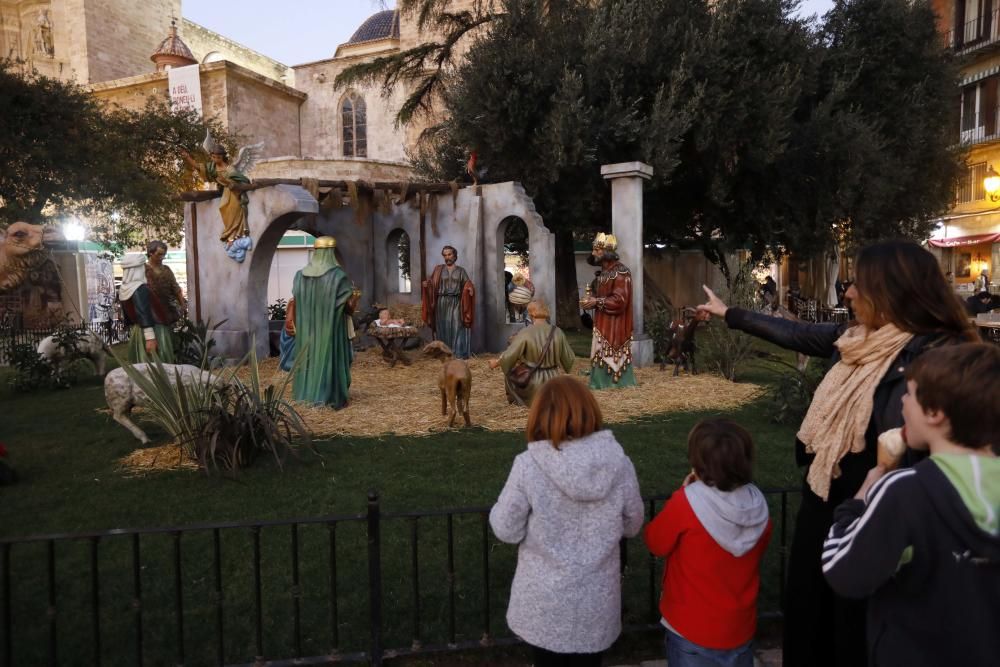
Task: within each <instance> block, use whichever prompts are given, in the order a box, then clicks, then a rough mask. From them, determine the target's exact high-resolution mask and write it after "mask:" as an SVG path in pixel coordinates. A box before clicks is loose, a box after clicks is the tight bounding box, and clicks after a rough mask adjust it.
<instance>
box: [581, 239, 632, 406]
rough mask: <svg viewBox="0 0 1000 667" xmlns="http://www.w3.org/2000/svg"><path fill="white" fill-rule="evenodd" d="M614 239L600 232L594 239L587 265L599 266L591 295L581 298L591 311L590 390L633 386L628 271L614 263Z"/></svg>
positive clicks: (585, 306) (615, 254)
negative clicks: (594, 287) (598, 272)
mask: <svg viewBox="0 0 1000 667" xmlns="http://www.w3.org/2000/svg"><path fill="white" fill-rule="evenodd" d="M617 248H618V239H616V238H615V237H614V235H613V234H605V233H603V232H602V233H600V234H598V235H597V236H596V237H595V238H594V245H593V252H592V253H591V255H590V257H588V258H587V263H588V264H590V265H591V266H600V267H601V274H600V275H599V276H598V277H597V279H596V280H595V282H596V283H597V289H596V290H595V293H593V294H591V295H590V296H588V297H586V298H584V299H582V300H581V301H580V306H581V307H582V308H583V309H584V310H593V311H594V337H593V340H592V341H591V344H590V388H591V389H608V388H612V387H632V386H635V384H636V381H635V373H634V372H633V370H632V272H631V271H629V269H628V267H627V266H625V265H624V264H622V263H621V262H620V261H619V260H618V253H617V252H615V250H616V249H617Z"/></svg>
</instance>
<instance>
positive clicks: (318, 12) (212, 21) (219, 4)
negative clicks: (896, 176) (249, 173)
mask: <svg viewBox="0 0 1000 667" xmlns="http://www.w3.org/2000/svg"><path fill="white" fill-rule="evenodd" d="M276 4H278V3H275V2H274V0H184V3H183V7H184V9H183V11H184V17H185V18H187V19H190V20H192V21H194V22H195V23H198V24H200V25H203V26H205V27H206V28H208V29H210V30H214V31H215V32H217V33H219V34H221V35H223V36H225V37H228V38H229V39H232V40H234V41H236V42H239V43H240V44H243V45H245V46H249V47H250V48H252V49H254V50H256V51H259V52H260V53H263V54H264V55H266V56H270V57H271V58H274V59H275V60H278V61H279V62H282V63H284V64H286V65H300V64H302V63H307V62H312V61H314V60H324V59H326V58H330V57H332V56H333V52H334V51H336V50H337V46H338V45H340V44H343V43H344V42H346V41H347V40H348V39H350V37H351V35H352V34H353V33H354V31H355V30H357V29H358V26H360V25H361V24H362V23H363V22H364V20H365V19H366V18H368V17H369V16H370V15H372V14H374V13H375V12H377V11H379V10H381V9H388V8H392V7H395V5H396V3H395V0H285V2H283V3H280V6H281V8H282V11H279V12H276V11H274V8H275V5H276ZM832 6H833V0H804V1H803V2H802V8H801V10H800V13H801V14H804V15H810V14H823V13H825V12H826V11H827V10H829V9H830V7H832Z"/></svg>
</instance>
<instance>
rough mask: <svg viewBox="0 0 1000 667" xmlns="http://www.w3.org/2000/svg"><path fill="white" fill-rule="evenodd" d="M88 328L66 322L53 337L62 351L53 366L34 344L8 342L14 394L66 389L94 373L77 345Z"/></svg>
mask: <svg viewBox="0 0 1000 667" xmlns="http://www.w3.org/2000/svg"><path fill="white" fill-rule="evenodd" d="M85 331H86V330H85V329H81V328H79V327H76V326H74V325H70V324H68V323H64V324H63V325H62V326H60V327H59V329H57V330H56V331H55V333H53V334H52V336H53V338H54V339H55V341H56V344H57V345H58V346H59V348H60V352H61V355H60V356H61V358H60V361H59V363H55V364H53V363H51V362H49V361H48V360H47V359H45V358H43V357H42V355H40V354H38V350H37V344H35V343H13V342H11V343H8V344H7V345H5V349H4V350H3V355H2V356H4V357H6V358H7V360H8V362H9V363H10V366H11V367H12V368H13V369H14V373H13V375H12V376H11V377H10V378H9V380H8V383H9V385H10V387H11V388H12V389H13V390H14V391H37V390H39V389H66V388H68V387H72V386H73V385H75V384H77V383H78V382H79V381H80V378H81V377H84V376H86V375H88V374H89V373H93V367H91V365H90V362H88V361H86V360H84V359H83V358H82V355H81V354H80V352H79V351H78V348H77V344H78V343H79V342H80V341H81V340H82V339H83V336H84V333H85Z"/></svg>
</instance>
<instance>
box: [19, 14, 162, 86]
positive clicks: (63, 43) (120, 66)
mask: <svg viewBox="0 0 1000 667" xmlns="http://www.w3.org/2000/svg"><path fill="white" fill-rule="evenodd" d="M180 17H181V0H141V1H138V2H137V1H136V0H0V56H2V57H5V58H6V57H9V58H16V59H20V60H23V61H25V63H26V64H27V66H28V67H32V68H34V69H37V70H38V71H39V72H41V73H42V74H45V75H48V76H52V77H55V78H59V79H64V80H75V81H77V82H78V83H81V84H90V83H99V82H102V81H110V80H113V79H121V78H124V77H130V76H136V75H139V74H146V73H148V72H149V71H150V64H149V54H151V53H153V52H154V51H156V49H157V46H158V45H159V44H160V43H161V42H162V41H163V36H164V35H166V34H168V32H169V30H170V21H171V19H172V18H176V19H180Z"/></svg>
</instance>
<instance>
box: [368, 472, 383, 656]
mask: <svg viewBox="0 0 1000 667" xmlns="http://www.w3.org/2000/svg"><path fill="white" fill-rule="evenodd" d="M380 522H381V511H380V509H379V498H378V492H377V491H375V490H374V489H372V490H371V491H369V492H368V597H369V608H370V611H371V618H370V623H371V647H370V655H371V665H372V667H381V665H382V535H381V525H380Z"/></svg>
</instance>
